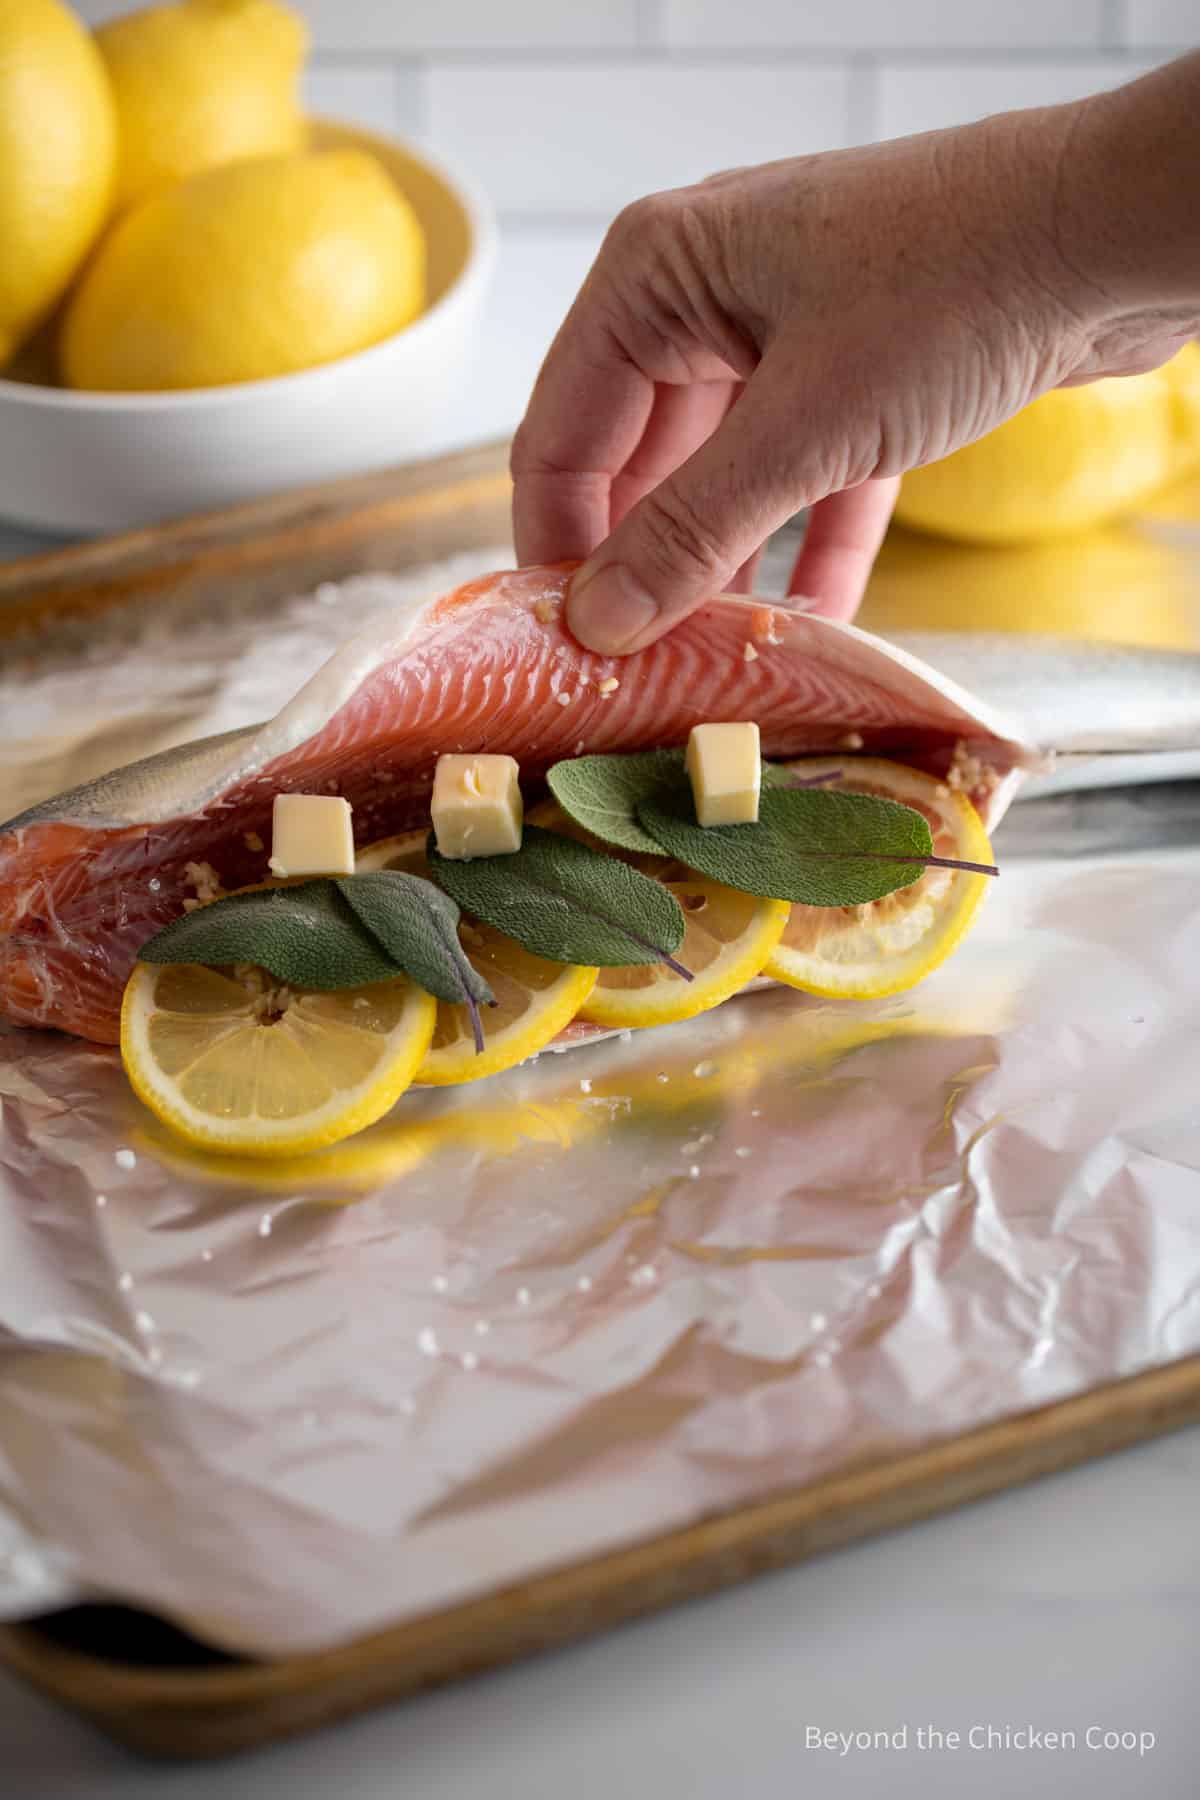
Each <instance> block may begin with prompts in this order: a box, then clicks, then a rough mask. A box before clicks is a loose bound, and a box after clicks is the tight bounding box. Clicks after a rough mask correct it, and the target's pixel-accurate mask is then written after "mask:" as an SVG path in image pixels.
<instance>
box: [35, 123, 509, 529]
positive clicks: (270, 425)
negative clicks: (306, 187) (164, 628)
mask: <svg viewBox="0 0 1200 1800" xmlns="http://www.w3.org/2000/svg"><path fill="white" fill-rule="evenodd" d="M308 136H309V146H310V151H311V152H312V153H313V157H314V160H315V161H317V162H318V163H319V161H320V155H321V153H323V152H326V151H336V152H347V151H351V152H356V153H358V154H359V155H362V154H363V153H365V156H366V158H368V159H370V161H371V163H372V164H373V165H374V166H375V167H376V168H377V169H378V170H379V171H381V172H382V175H383V176H384V177H385V178H386V180H387V181H388V182H390V183H391V184H392V186H393V188H394V190H395V193H396V195H397V196H398V199H399V202H400V203H401V204H402V206H404V207H407V208H408V209H411V213H412V215H413V217H414V218H415V220H416V223H417V225H418V227H419V232H420V241H421V244H422V245H423V252H424V264H423V276H422V280H423V299H422V301H421V306H420V311H419V313H418V314H417V316H416V317H412V318H411V320H410V322H408V323H406V324H403V325H400V324H399V323H398V322H397V319H398V317H399V316H402V310H403V309H401V313H399V314H397V317H396V318H394V319H393V320H392V322H391V323H390V324H388V325H387V327H386V335H383V336H380V337H378V338H377V339H376V341H373V342H368V341H366V339H368V338H369V337H370V336H371V334H372V331H374V330H375V329H376V325H372V327H371V330H368V331H364V333H363V338H362V340H361V342H362V347H358V348H355V347H353V345H352V343H351V342H349V341H348V340H347V339H346V338H344V337H343V338H341V339H340V340H339V342H338V343H330V342H329V341H326V342H325V343H324V346H323V351H322V353H323V354H325V356H326V360H322V361H317V362H316V363H315V366H312V363H311V361H310V366H307V367H303V368H301V367H297V366H296V356H295V352H296V344H297V341H298V335H304V336H305V338H306V344H305V350H306V355H308V356H309V357H310V358H311V357H312V353H313V351H314V348H315V347H316V346H315V338H316V335H317V333H316V329H315V325H314V323H313V320H312V319H310V320H309V323H308V325H307V326H305V328H304V332H303V333H302V334H301V333H298V328H297V325H296V314H295V313H294V312H293V313H292V315H291V317H292V324H291V326H290V327H289V332H288V335H289V336H290V337H291V341H292V361H291V362H290V364H288V365H287V366H289V367H290V370H291V372H283V369H284V365H285V364H287V358H286V356H283V355H282V353H281V356H280V361H279V362H277V363H276V364H275V365H273V371H272V372H271V373H268V374H266V375H265V376H264V375H259V376H247V377H246V378H234V379H229V378H228V373H229V371H230V365H229V364H226V365H225V370H226V377H227V378H226V379H224V380H222V381H221V382H215V381H213V379H212V378H213V375H214V373H215V365H214V363H213V362H212V361H211V360H207V359H210V358H211V357H212V356H213V354H214V351H215V350H216V349H220V351H221V354H222V355H227V354H232V352H233V351H234V350H235V349H236V348H237V343H238V341H239V335H240V334H239V331H238V330H235V329H232V328H231V325H230V322H229V321H228V320H225V321H221V320H220V319H217V320H216V321H215V322H206V323H205V329H204V332H203V333H201V334H198V335H197V336H196V338H195V339H194V340H189V343H188V345H187V346H186V354H185V350H184V348H180V349H179V351H178V360H177V364H176V373H179V372H181V371H182V370H183V368H184V365H185V363H187V364H188V365H189V373H190V374H191V375H192V376H196V375H200V376H201V377H202V379H203V381H205V382H207V383H208V385H195V384H194V382H193V384H192V385H186V384H184V383H181V382H179V381H176V383H175V385H173V386H170V387H165V388H158V389H155V390H150V389H147V388H145V387H142V388H138V387H137V386H136V385H134V384H133V382H132V381H129V380H128V379H127V385H126V386H125V387H123V388H122V387H116V386H107V387H105V388H103V389H96V388H87V389H84V388H75V387H64V386H60V385H55V381H56V378H57V375H56V370H55V366H54V363H53V362H52V361H51V360H50V359H49V358H47V359H46V360H45V361H41V362H39V361H38V360H37V359H36V358H33V357H31V358H30V359H29V360H28V361H27V362H26V365H25V367H24V368H21V369H18V368H13V369H10V371H9V378H8V379H0V516H3V517H6V518H9V519H12V520H16V521H19V522H22V523H24V524H27V525H32V526H35V527H39V528H43V529H48V530H51V531H58V532H66V533H78V532H96V531H118V530H122V529H126V528H132V527H136V526H141V525H146V524H152V523H155V522H157V521H160V520H164V519H171V518H178V517H181V516H183V515H185V514H188V513H194V512H200V511H206V510H211V509H213V508H217V507H223V506H229V505H234V504H237V503H238V502H240V501H244V500H251V499H254V498H256V497H259V496H262V495H267V494H274V493H281V492H283V491H285V490H287V489H289V488H294V487H299V486H305V485H308V484H310V483H313V482H320V481H326V480H331V479H334V478H336V477H339V476H344V475H351V474H356V473H362V472H366V471H368V470H373V469H382V468H386V467H388V466H390V465H392V464H396V463H401V462H404V461H407V460H410V459H412V458H415V457H421V456H426V455H430V454H432V453H433V452H434V451H436V450H440V449H443V448H446V447H447V446H448V440H447V434H446V425H445V421H446V417H447V412H448V407H449V403H450V401H451V399H452V398H455V397H457V395H458V393H459V392H460V390H461V388H462V385H463V383H464V381H465V380H466V378H467V371H468V368H469V364H470V362H471V359H472V357H473V354H474V352H475V349H476V344H477V339H478V326H479V321H480V317H481V314H482V310H483V305H484V300H485V297H486V293H487V288H488V283H489V280H490V277H491V272H492V268H493V266H494V262H495V255H496V230H495V224H494V220H493V216H492V212H491V208H490V206H489V204H488V202H487V201H486V200H485V199H484V198H483V197H482V196H481V195H480V193H479V192H478V191H477V190H476V188H475V186H474V184H473V182H472V181H471V180H470V178H469V177H467V176H466V175H464V174H463V173H461V172H460V171H458V170H452V169H451V168H449V167H448V166H447V165H446V164H445V163H443V162H442V161H441V160H440V159H439V158H437V157H435V156H434V155H432V154H431V153H430V152H428V151H426V150H425V149H423V148H417V147H416V146H414V145H410V144H407V143H405V142H403V141H401V140H398V139H394V138H390V137H384V136H382V135H381V134H377V133H373V132H368V131H362V130H357V129H354V128H352V127H348V126H344V125H339V124H335V123H333V122H332V121H323V120H310V121H309V123H308ZM301 154H306V153H301ZM264 160H265V159H264ZM238 166H239V165H238V164H231V165H229V167H228V169H223V170H213V171H210V172H208V173H204V174H199V175H196V176H192V177H189V178H188V180H187V181H186V182H185V183H182V184H180V186H179V187H177V188H176V189H175V190H174V193H175V195H176V201H175V202H174V203H173V204H177V203H178V196H179V194H180V193H181V192H182V189H183V188H184V187H190V186H192V185H193V184H196V183H200V182H207V181H212V180H216V179H217V177H218V176H220V177H221V178H222V179H233V170H234V169H235V168H237V167H238ZM346 166H347V165H346V164H345V163H344V162H337V161H335V163H334V167H335V168H336V169H338V170H340V171H341V176H344V174H345V170H346ZM350 166H351V167H352V168H353V169H354V170H355V171H356V174H355V179H354V186H355V191H356V192H358V191H359V190H360V186H361V188H362V189H363V190H365V189H366V188H367V187H368V186H369V185H370V186H371V187H372V192H373V193H374V194H375V198H374V199H372V200H371V201H369V202H368V201H366V200H364V201H363V205H362V209H361V212H362V214H365V213H367V212H370V213H371V215H372V217H375V216H377V215H378V213H379V212H380V211H387V210H389V209H387V208H385V207H381V206H380V204H379V201H378V194H377V191H376V189H375V188H374V185H373V184H369V183H368V181H367V180H366V179H365V178H364V179H363V180H362V182H361V184H360V183H359V180H358V173H357V171H358V169H359V165H358V164H357V163H352V164H351V165H350ZM341 176H339V180H338V182H337V183H336V184H333V185H338V186H339V187H340V185H341ZM244 179H245V177H244V176H240V177H238V178H237V180H238V181H239V182H241V181H243V180H244ZM170 191H171V190H167V192H168V193H169V192H170ZM165 201H166V194H155V195H151V196H150V197H149V198H148V199H147V200H145V201H143V202H142V204H141V205H140V206H139V207H138V208H136V209H134V210H132V211H130V212H129V213H127V214H125V215H123V216H122V217H120V218H118V219H117V221H116V222H115V224H114V225H113V227H112V228H111V231H110V233H109V234H108V235H107V236H106V237H105V238H104V239H102V241H101V243H100V246H99V248H98V249H97V251H96V252H95V253H94V256H93V258H92V259H91V260H90V261H89V264H88V267H87V269H86V271H85V274H84V276H83V278H82V280H81V281H80V282H79V284H78V286H77V289H76V292H75V295H74V296H73V298H72V300H71V301H70V302H69V303H68V306H67V309H66V319H65V322H64V325H63V328H62V330H61V331H60V333H59V344H60V346H61V349H62V351H63V352H64V353H65V360H66V361H67V364H68V367H69V369H71V370H72V371H73V377H74V379H78V378H79V377H80V375H81V374H87V375H88V376H89V378H91V376H92V373H93V371H92V370H91V369H90V368H89V367H87V366H86V357H85V366H84V368H82V369H81V368H80V366H79V364H78V363H77V362H76V361H75V357H76V356H84V350H83V339H84V338H86V336H87V335H88V334H87V332H85V331H83V329H82V327H81V324H80V322H79V319H78V318H76V320H75V323H74V325H72V324H71V314H72V312H73V311H74V309H75V307H77V306H79V305H80V304H81V303H83V300H84V297H85V296H86V295H87V293H88V291H89V288H90V287H91V284H92V281H93V279H98V271H101V270H102V269H103V267H104V263H105V260H106V257H107V255H108V254H109V253H110V251H111V248H112V246H113V245H114V244H115V243H119V242H120V241H121V237H122V234H123V233H124V232H125V231H126V230H127V229H129V228H130V227H131V225H132V224H133V223H135V222H136V221H137V220H138V219H139V217H144V216H145V211H146V209H147V208H149V207H158V206H160V205H162V204H164V203H165ZM253 210H254V209H253V208H252V207H251V206H250V205H249V203H247V205H246V213H245V216H246V217H247V218H248V216H249V214H250V213H251V212H253ZM142 229H143V228H142V227H141V226H139V232H140V231H141V230H142ZM214 229H215V228H214ZM252 230H253V226H251V225H249V224H248V225H247V232H251V231H252ZM373 231H374V228H372V232H369V233H368V236H372V233H373ZM137 241H138V242H139V243H140V237H139V238H138V240H137ZM242 242H243V248H244V249H245V250H247V251H248V252H249V253H250V254H249V256H248V257H247V258H246V259H245V262H249V263H250V264H253V261H254V257H255V254H256V253H257V248H258V246H257V245H256V244H255V242H253V241H252V240H251V238H250V237H249V236H247V235H244V236H243V240H242ZM336 242H337V239H336V234H334V235H330V234H327V243H328V249H327V252H325V253H324V254H327V255H328V257H329V258H330V259H331V260H332V261H333V262H334V263H335V264H337V262H338V252H337V249H336ZM262 248H263V251H264V254H265V249H266V247H265V245H264V246H263V247H262ZM139 254H140V253H139ZM273 254H275V255H276V256H278V254H279V246H278V244H277V245H276V249H275V251H274V252H273ZM125 256H128V257H129V258H130V261H131V263H134V262H136V261H137V260H138V258H137V256H134V255H133V254H132V253H131V252H129V251H128V250H126V251H124V252H122V259H123V258H124V257H125ZM319 260H320V257H319V256H318V261H319ZM245 262H244V263H243V268H244V267H245ZM346 266H348V265H346ZM326 267H328V265H326ZM118 273H121V272H120V270H119V269H118V270H117V271H116V272H112V271H110V273H109V275H108V276H107V277H106V282H108V281H111V282H112V283H113V284H114V288H115V287H116V286H119V285H120V283H119V282H118V280H117V274H118ZM160 276H161V279H159V278H158V277H156V286H157V288H158V290H159V291H158V294H157V302H156V303H157V304H158V305H159V306H161V305H162V303H163V294H162V291H161V288H162V284H163V282H165V275H163V274H162V272H161V271H160ZM127 279H128V275H127V273H122V274H121V280H122V281H124V280H127ZM385 285H388V286H390V287H391V288H392V290H393V292H394V291H395V289H396V287H397V286H398V284H397V283H396V282H395V281H394V280H390V281H389V282H388V283H387V284H385ZM99 291H100V290H95V292H94V297H93V302H92V304H94V305H96V306H97V307H99V300H98V298H96V297H95V295H96V294H98V293H99ZM249 291H251V292H253V293H256V294H257V295H258V296H259V298H260V299H261V298H262V297H263V295H264V286H263V284H262V283H254V282H250V283H249ZM208 294H209V300H210V302H211V303H213V304H215V306H216V308H217V310H218V312H219V311H220V309H221V308H222V307H224V308H225V309H226V310H228V306H229V298H228V295H227V294H225V295H223V294H222V293H219V292H217V293H214V292H213V290H212V289H211V288H210V289H209V290H208ZM176 299H177V301H178V302H179V304H182V295H181V294H179V293H177V295H176ZM138 304H139V305H140V306H147V307H148V306H149V305H150V297H149V296H140V297H139V298H138ZM339 306H340V308H341V309H342V311H343V316H344V314H345V313H346V312H348V311H349V310H350V308H349V304H348V302H347V299H346V296H345V295H343V296H342V299H341V301H340V302H339ZM211 310H212V307H211V305H210V306H208V307H206V312H209V311H211ZM368 311H369V309H367V308H364V310H363V314H362V315H361V317H360V324H361V320H362V318H365V317H366V314H367V312H368ZM90 316H91V317H93V318H94V317H95V316H96V315H90ZM371 316H372V318H374V319H376V324H377V323H378V318H377V315H375V314H372V315H371ZM258 331H259V327H258V326H255V327H254V334H257V333H258ZM120 335H121V336H122V337H126V336H127V335H128V334H127V333H124V332H122V333H121V334H120ZM202 341H203V343H204V346H205V349H204V356H205V359H206V366H205V367H204V368H203V369H201V368H200V360H199V359H200V344H201V342H202ZM246 341H248V339H247V338H242V339H241V350H242V352H243V353H244V350H245V347H246ZM126 352H127V355H128V356H129V357H130V358H132V356H133V349H132V348H131V347H129V346H128V345H127V346H126ZM96 353H97V355H99V354H100V351H99V347H97V348H96ZM115 353H116V347H115V346H114V349H113V351H112V352H111V354H113V355H115ZM142 353H143V352H141V351H139V353H138V354H139V355H140V354H142ZM172 360H173V361H174V360H175V358H174V356H173V358H172ZM242 367H243V368H245V367H248V365H246V364H244V363H243V364H242ZM95 372H96V373H99V370H98V369H97V370H96V371H95ZM161 373H162V370H161V369H160V370H159V371H158V374H159V375H161ZM117 378H118V377H117V372H116V371H115V370H112V371H108V370H106V371H105V379H106V380H108V381H114V382H115V381H116V380H117ZM139 379H141V376H139Z"/></svg>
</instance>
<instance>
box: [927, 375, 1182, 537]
mask: <svg viewBox="0 0 1200 1800" xmlns="http://www.w3.org/2000/svg"><path fill="white" fill-rule="evenodd" d="M1197 465H1200V345H1196V344H1188V345H1186V346H1185V347H1184V348H1183V349H1182V350H1181V351H1180V352H1179V354H1178V355H1177V356H1176V357H1174V358H1173V359H1172V361H1171V362H1169V363H1167V364H1165V365H1164V366H1163V367H1162V368H1160V369H1153V370H1151V371H1150V372H1149V373H1148V374H1145V375H1126V376H1121V377H1115V378H1112V379H1109V380H1106V381H1096V382H1091V383H1090V384H1089V385H1087V386H1086V387H1075V388H1058V389H1056V390H1055V391H1054V392H1053V393H1049V394H1043V395H1042V396H1041V398H1040V399H1038V400H1034V401H1033V402H1032V403H1031V404H1030V405H1029V406H1027V407H1026V408H1025V409H1024V410H1023V411H1022V412H1019V413H1018V414H1017V415H1016V417H1015V418H1012V419H1009V420H1008V421H1007V422H1006V423H1005V424H1003V425H1001V426H999V427H998V428H997V429H996V430H995V431H991V432H989V433H988V434H987V436H986V437H982V438H979V439H978V440H977V441H976V442H975V443H973V444H968V445H967V446H966V447H965V448H964V449H962V450H956V451H955V452H954V454H953V455H952V456H947V457H945V458H944V459H943V460H942V461H941V462H936V463H930V464H928V465H927V466H926V467H925V468H922V469H914V470H912V471H911V472H910V473H909V474H907V475H906V476H905V477H904V481H903V484H902V487H901V492H900V500H899V503H898V505H897V507H896V517H897V519H898V520H899V521H900V523H901V524H903V525H908V526H912V527H914V528H915V529H917V530H919V531H926V532H932V533H934V534H935V535H937V536H939V537H947V538H954V539H957V540H960V541H963V542H966V543H976V544H1035V543H1039V542H1042V541H1044V540H1046V539H1049V538H1056V537H1062V536H1066V535H1067V534H1069V533H1071V532H1075V531H1082V530H1086V529H1088V528H1089V527H1092V526H1096V525H1100V524H1103V523H1104V522H1105V521H1107V520H1110V519H1113V518H1117V517H1119V516H1120V515H1121V514H1122V513H1125V512H1128V511H1130V510H1131V509H1132V508H1133V507H1135V506H1137V505H1139V503H1140V502H1142V501H1143V500H1145V499H1146V498H1147V496H1149V495H1150V494H1152V493H1154V492H1155V490H1156V489H1158V488H1160V487H1162V486H1163V485H1164V484H1165V483H1166V482H1169V481H1173V480H1174V479H1175V478H1176V477H1178V476H1182V475H1184V474H1186V473H1187V472H1188V470H1189V469H1191V468H1193V467H1196V466H1197Z"/></svg>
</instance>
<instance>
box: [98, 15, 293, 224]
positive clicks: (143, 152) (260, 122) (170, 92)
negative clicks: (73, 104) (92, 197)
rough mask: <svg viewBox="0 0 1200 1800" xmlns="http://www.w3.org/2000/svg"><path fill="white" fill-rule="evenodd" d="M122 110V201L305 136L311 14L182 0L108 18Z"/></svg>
mask: <svg viewBox="0 0 1200 1800" xmlns="http://www.w3.org/2000/svg"><path fill="white" fill-rule="evenodd" d="M96 44H97V46H98V48H99V51H100V54H101V56H102V57H103V58H104V61H105V64H106V65H107V68H108V73H109V77H110V80H111V82H112V90H113V98H114V101H115V103H116V109H117V128H118V157H117V187H116V202H117V205H118V206H119V207H126V206H130V205H132V204H133V203H134V202H135V201H137V200H140V199H142V198H143V197H144V196H145V195H146V194H148V193H150V191H151V190H152V189H154V188H156V187H161V186H162V185H163V184H164V183H165V182H172V181H179V180H180V179H181V178H182V177H183V176H185V175H193V174H195V173H196V171H197V170H198V169H208V168H212V167H213V166H214V164H216V163H226V162H233V161H235V160H236V159H237V158H239V157H243V156H263V155H266V154H268V153H269V152H271V151H274V150H298V149H300V148H301V146H302V145H303V143H304V141H305V125H304V118H303V114H302V113H301V110H300V96H299V81H300V68H301V64H302V63H303V61H304V54H305V51H306V50H307V48H308V33H307V30H306V29H305V26H304V24H303V22H302V21H301V20H300V19H299V18H297V16H296V14H295V13H293V12H290V11H289V10H288V9H287V7H284V6H279V5H277V4H276V3H275V0H179V4H177V5H174V6H150V7H146V8H144V9H143V10H141V11H138V12H132V13H126V14H124V15H123V16H122V17H121V18H118V19H113V20H111V21H110V22H109V23H108V24H107V25H102V26H100V27H99V29H98V30H97V32H96Z"/></svg>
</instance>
